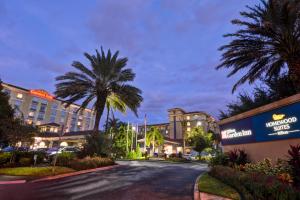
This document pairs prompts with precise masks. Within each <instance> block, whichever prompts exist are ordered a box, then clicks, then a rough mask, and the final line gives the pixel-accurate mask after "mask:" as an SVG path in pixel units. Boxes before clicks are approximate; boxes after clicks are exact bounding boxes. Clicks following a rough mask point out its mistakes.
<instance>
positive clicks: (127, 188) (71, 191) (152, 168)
mask: <svg viewBox="0 0 300 200" xmlns="http://www.w3.org/2000/svg"><path fill="white" fill-rule="evenodd" d="M118 164H119V165H120V166H118V167H116V168H114V169H111V170H106V171H99V172H93V173H88V174H83V175H78V176H73V177H68V178H63V179H57V180H52V181H45V182H39V183H25V184H18V185H0V199H1V200H2V199H3V200H19V199H20V200H27V199H30V200H48V199H49V200H50V199H51V200H68V199H70V200H77V199H82V200H89V199H91V200H92V199H104V200H123V199H124V200H127V199H130V200H131V199H132V200H142V199H145V200H147V199H149V200H155V199H172V200H176V199H178V200H179V199H180V200H185V199H193V185H194V181H195V179H196V178H197V176H198V175H199V174H201V173H203V172H204V171H205V170H206V169H207V166H206V165H204V164H199V163H184V164H181V163H178V164H173V163H164V162H140V161H119V162H118Z"/></svg>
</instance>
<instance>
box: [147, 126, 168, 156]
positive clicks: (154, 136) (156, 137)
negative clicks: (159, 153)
mask: <svg viewBox="0 0 300 200" xmlns="http://www.w3.org/2000/svg"><path fill="white" fill-rule="evenodd" d="M163 143H164V136H163V135H162V134H161V133H160V131H159V130H158V128H156V127H151V129H150V131H148V132H147V136H146V145H147V146H150V145H152V152H153V153H154V151H155V146H160V145H162V144H163Z"/></svg>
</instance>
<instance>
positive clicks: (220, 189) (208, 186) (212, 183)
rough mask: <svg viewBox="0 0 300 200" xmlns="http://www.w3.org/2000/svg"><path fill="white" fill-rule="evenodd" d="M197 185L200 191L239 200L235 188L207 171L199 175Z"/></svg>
mask: <svg viewBox="0 0 300 200" xmlns="http://www.w3.org/2000/svg"><path fill="white" fill-rule="evenodd" d="M198 186H199V190H200V191H201V192H205V193H209V194H214V195H217V196H222V197H227V198H230V199H234V200H240V195H239V194H238V192H237V191H236V190H234V189H233V188H232V187H230V186H228V185H226V184H224V183H223V182H221V181H219V180H218V179H216V178H214V177H211V176H210V175H208V174H207V173H205V174H203V175H202V176H201V178H200V180H199V183H198Z"/></svg>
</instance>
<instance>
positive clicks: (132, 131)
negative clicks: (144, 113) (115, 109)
mask: <svg viewBox="0 0 300 200" xmlns="http://www.w3.org/2000/svg"><path fill="white" fill-rule="evenodd" d="M133 133H134V130H133V123H132V124H131V145H130V147H131V148H130V149H131V151H132V150H133Z"/></svg>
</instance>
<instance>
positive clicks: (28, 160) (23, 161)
mask: <svg viewBox="0 0 300 200" xmlns="http://www.w3.org/2000/svg"><path fill="white" fill-rule="evenodd" d="M19 164H20V166H22V167H27V166H30V165H31V164H32V159H31V158H25V157H24V158H20V160H19Z"/></svg>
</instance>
